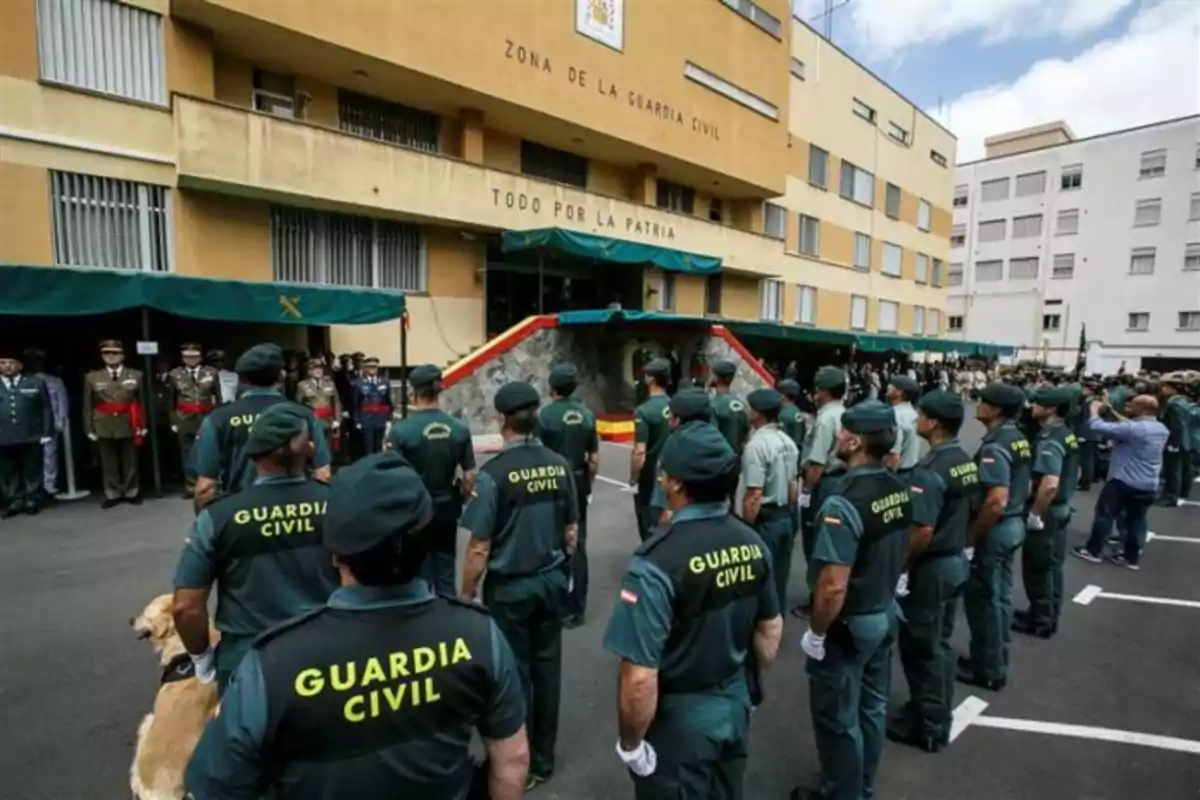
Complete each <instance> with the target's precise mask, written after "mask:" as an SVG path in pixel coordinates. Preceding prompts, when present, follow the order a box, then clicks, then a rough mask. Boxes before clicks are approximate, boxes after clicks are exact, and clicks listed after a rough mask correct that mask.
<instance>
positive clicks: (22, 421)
mask: <svg viewBox="0 0 1200 800" xmlns="http://www.w3.org/2000/svg"><path fill="white" fill-rule="evenodd" d="M53 435H54V408H53V406H51V404H50V390H49V388H47V386H46V382H45V381H44V380H42V379H41V378H40V377H38V376H37V375H14V376H12V377H11V378H3V377H0V446H2V445H12V444H33V443H34V442H37V441H38V440H40V439H43V438H49V437H51V436H53Z"/></svg>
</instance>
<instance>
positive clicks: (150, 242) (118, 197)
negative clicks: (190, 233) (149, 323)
mask: <svg viewBox="0 0 1200 800" xmlns="http://www.w3.org/2000/svg"><path fill="white" fill-rule="evenodd" d="M50 193H51V198H50V199H51V208H52V215H53V226H54V263H55V264H58V265H60V266H69V267H106V268H108V269H132V270H140V271H144V272H170V271H171V231H170V225H171V221H170V220H171V215H170V213H169V207H168V199H169V195H168V192H167V190H166V189H165V188H164V187H162V186H151V185H150V184H146V183H136V182H134V181H122V180H117V179H115V178H100V177H97V176H94V175H79V174H77V173H74V172H57V171H53V170H52V171H51V172H50Z"/></svg>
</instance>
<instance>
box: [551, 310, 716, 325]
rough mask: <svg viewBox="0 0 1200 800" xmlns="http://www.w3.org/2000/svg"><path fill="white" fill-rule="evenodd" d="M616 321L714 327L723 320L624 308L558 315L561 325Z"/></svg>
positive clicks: (569, 312)
mask: <svg viewBox="0 0 1200 800" xmlns="http://www.w3.org/2000/svg"><path fill="white" fill-rule="evenodd" d="M614 320H617V321H620V322H630V323H639V322H643V323H647V324H667V325H712V324H713V323H714V322H721V320H718V319H710V318H708V317H691V316H688V315H686V314H670V313H667V312H665V311H626V310H625V309H622V308H603V309H596V310H588V311H560V312H559V314H558V324H559V325H606V324H608V323H609V322H612V321H614Z"/></svg>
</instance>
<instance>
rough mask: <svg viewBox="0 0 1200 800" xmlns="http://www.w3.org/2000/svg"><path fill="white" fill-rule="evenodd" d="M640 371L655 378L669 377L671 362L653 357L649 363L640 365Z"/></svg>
mask: <svg viewBox="0 0 1200 800" xmlns="http://www.w3.org/2000/svg"><path fill="white" fill-rule="evenodd" d="M642 372H644V373H646V374H647V375H650V376H653V377H655V378H670V377H671V362H670V361H668V360H667V359H665V358H653V359H651V360H650V363H649V364H647V365H646V366H644V367H642Z"/></svg>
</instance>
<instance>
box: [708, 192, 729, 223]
mask: <svg viewBox="0 0 1200 800" xmlns="http://www.w3.org/2000/svg"><path fill="white" fill-rule="evenodd" d="M708 221H709V222H718V223H723V222H724V221H725V204H724V203H722V202H721V198H719V197H712V198H709V201H708Z"/></svg>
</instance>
